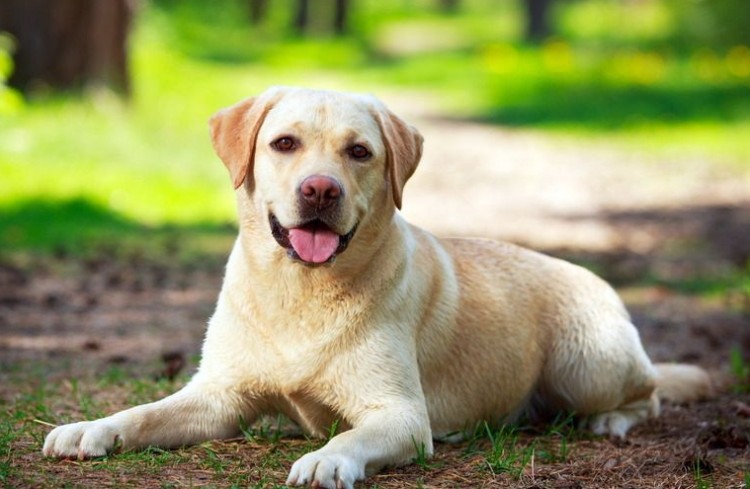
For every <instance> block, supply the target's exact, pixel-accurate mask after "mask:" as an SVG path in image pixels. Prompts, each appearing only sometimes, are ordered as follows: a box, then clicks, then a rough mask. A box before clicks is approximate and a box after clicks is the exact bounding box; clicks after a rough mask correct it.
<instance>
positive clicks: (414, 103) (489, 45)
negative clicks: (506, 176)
mask: <svg viewBox="0 0 750 489" xmlns="http://www.w3.org/2000/svg"><path fill="white" fill-rule="evenodd" d="M748 25H750V7H748V6H747V4H746V2H745V1H744V0H712V1H698V0H690V1H683V0H274V1H270V0H216V1H213V2H203V1H199V0H182V1H178V0H141V1H136V0H106V1H95V0H88V1H87V0H58V1H51V0H3V2H2V4H1V5H0V32H2V34H1V35H0V36H1V37H0V175H2V178H0V231H1V232H0V249H2V250H3V252H6V251H14V250H34V251H44V252H48V251H50V250H57V251H58V252H62V251H63V250H65V251H66V252H67V251H71V250H80V249H82V248H85V247H86V246H88V245H84V243H91V242H92V240H93V241H97V242H101V241H107V239H108V238H107V236H108V235H114V236H115V238H117V239H120V238H121V237H122V236H121V234H122V233H121V231H123V230H125V231H126V234H127V235H131V234H132V229H131V228H139V227H141V226H151V227H154V226H156V227H163V226H168V225H174V226H193V227H196V226H197V227H201V226H202V227H203V228H204V230H208V228H211V227H212V226H221V225H224V224H225V223H231V222H232V221H233V218H234V209H233V199H232V195H231V192H230V191H228V188H227V186H226V183H227V180H226V175H224V174H223V171H224V170H223V169H222V168H221V165H220V164H218V163H217V161H216V158H214V157H213V155H212V151H211V148H210V145H209V141H208V137H207V133H206V124H205V121H206V119H207V118H208V117H209V116H210V115H211V114H212V113H213V112H214V111H215V110H217V109H218V108H220V107H223V106H226V105H229V104H231V103H234V102H235V101H237V100H239V99H241V98H243V97H245V96H248V95H251V94H255V93H258V92H259V91H261V90H263V89H264V88H266V87H267V86H269V85H273V84H291V85H305V86H312V87H324V88H334V89H346V90H356V91H365V92H373V93H375V94H376V95H378V96H380V97H381V98H383V99H385V100H386V102H389V103H390V104H391V105H392V106H393V109H394V110H396V111H397V112H398V113H400V114H403V115H404V116H405V117H407V118H409V116H411V117H412V119H413V118H414V117H417V116H426V117H427V118H433V119H443V120H449V119H452V120H455V121H457V122H458V121H475V122H482V123H484V124H486V125H492V126H497V127H504V128H514V129H521V130H527V129H528V130H533V131H534V132H535V133H543V134H548V135H550V136H551V137H554V138H560V137H562V138H569V139H570V138H573V139H575V140H576V141H579V142H580V144H581V145H587V144H588V145H591V144H598V143H601V142H602V141H605V142H606V143H607V144H619V145H621V146H622V147H626V148H631V149H632V148H638V149H640V150H645V151H652V150H653V151H657V152H661V153H660V154H665V153H669V152H672V153H674V152H678V153H680V154H682V155H684V156H685V157H686V158H694V157H699V158H704V159H709V160H710V161H711V162H712V164H715V165H718V166H717V171H722V169H724V168H730V171H735V170H737V169H738V168H739V169H740V170H742V172H744V171H745V170H746V169H747V167H748V165H750V163H748V161H749V160H750V93H749V91H750V47H749V46H750V29H748V27H747V26H748ZM414 122H415V123H416V121H414ZM430 144H431V141H429V140H428V141H427V147H428V148H429V147H430ZM495 157H496V158H497V159H502V149H501V148H498V150H497V151H496V152H495ZM602 192H606V189H602ZM540 193H544V192H540Z"/></svg>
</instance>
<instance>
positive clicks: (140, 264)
mask: <svg viewBox="0 0 750 489" xmlns="http://www.w3.org/2000/svg"><path fill="white" fill-rule="evenodd" d="M412 122H413V123H415V124H416V125H417V126H418V127H419V128H420V129H421V130H422V132H423V133H424V135H425V140H426V143H425V154H424V158H423V163H422V165H421V167H420V168H419V169H418V171H417V173H416V175H415V176H414V178H413V180H412V181H410V182H409V184H408V185H407V190H406V194H405V199H404V201H405V206H404V209H403V213H404V214H405V215H406V216H407V218H408V219H410V220H411V221H412V222H414V223H417V224H419V225H422V226H423V227H425V228H427V229H430V230H432V231H434V232H435V233H436V234H438V235H443V236H450V235H461V236H480V237H488V238H498V239H505V240H510V241H514V242H517V243H521V244H524V245H528V246H531V247H534V248H536V249H539V250H542V251H546V252H549V253H552V254H555V255H557V256H561V257H564V258H568V259H571V260H574V261H576V262H578V263H582V264H584V265H586V266H588V267H590V268H592V269H594V270H595V271H597V272H598V273H600V274H602V275H603V276H604V277H605V278H607V279H608V280H610V281H611V282H612V283H614V284H615V286H616V287H617V288H618V290H619V291H620V292H621V294H622V295H623V297H624V299H625V301H626V303H627V305H628V307H629V309H630V311H631V313H632V315H633V317H634V319H635V322H636V324H637V326H638V328H639V330H640V333H641V336H642V339H643V342H644V344H645V345H646V350H647V351H648V353H649V354H650V355H651V357H652V358H653V359H654V360H655V361H681V362H690V363H695V364H699V365H702V366H704V367H705V368H707V369H709V370H710V371H711V372H712V373H713V374H714V375H715V377H716V379H717V381H718V382H719V384H721V385H722V386H724V387H725V392H723V393H722V394H720V395H718V396H717V398H715V399H713V400H709V401H705V402H700V403H695V404H692V405H689V406H665V408H664V412H663V415H662V416H661V417H660V418H659V419H657V420H651V421H649V422H648V423H646V424H644V425H643V426H640V427H638V428H636V429H635V430H634V431H633V432H632V435H631V436H630V437H629V439H628V440H627V441H625V442H615V441H611V440H602V439H597V438H592V437H585V436H581V437H578V438H576V440H575V441H574V442H573V443H572V444H571V447H570V455H569V456H568V457H565V459H564V460H556V461H547V462H545V461H544V460H542V459H539V460H536V461H535V462H534V461H532V463H531V464H530V465H528V466H527V467H526V468H525V469H524V470H523V473H522V474H521V475H520V476H518V477H515V478H510V477H509V476H508V474H500V473H494V472H493V471H492V470H487V468H486V467H485V466H486V463H485V462H484V459H483V458H482V457H481V456H480V455H472V452H471V451H470V450H468V448H467V446H466V445H460V446H458V447H455V446H451V445H443V444H438V446H437V453H436V459H435V460H434V461H433V463H431V464H430V466H429V467H427V468H424V467H418V466H411V467H407V468H402V469H393V470H389V471H387V472H385V473H384V474H382V475H378V476H376V477H374V478H372V479H369V480H368V482H367V484H366V486H367V487H370V486H371V485H372V484H377V486H378V487H420V486H421V487H556V488H595V487H596V488H599V487H670V488H671V487H717V488H724V487H744V485H745V484H746V483H747V480H748V475H747V474H748V473H749V472H750V396H748V394H738V393H733V392H732V391H731V388H730V387H729V379H730V377H731V376H730V365H729V359H730V356H731V352H732V351H733V350H734V351H740V352H744V354H745V357H746V358H748V357H750V298H749V297H748V295H747V291H742V290H739V289H738V290H732V289H719V290H716V291H715V292H714V293H713V294H711V295H710V296H705V295H704V296H701V297H698V296H696V295H694V294H690V293H689V290H690V286H694V287H707V286H709V285H710V284H711V283H713V281H716V280H718V279H719V278H721V277H726V276H729V275H731V274H732V273H733V271H736V270H739V269H742V268H743V267H746V266H747V264H748V260H749V259H750V178H748V175H747V174H742V173H738V172H733V171H731V170H718V169H716V167H715V166H714V165H711V161H710V159H708V158H707V157H706V155H699V154H687V153H684V152H681V151H679V149H677V150H675V151H672V152H667V151H662V152H660V153H659V154H652V153H646V152H638V151H635V150H629V149H627V148H622V147H611V146H607V145H605V144H603V143H602V144H600V145H594V146H592V145H591V144H587V145H586V147H581V144H580V143H578V142H576V141H571V140H564V139H553V138H549V137H547V136H543V135H539V134H535V133H530V132H521V131H511V130H504V129H498V128H494V127H489V126H482V125H479V124H473V123H469V122H456V121H446V120H439V119H434V118H430V117H428V116H424V115H421V114H415V115H414V118H412ZM229 191H231V190H230V188H229V185H227V192H229ZM226 243H227V247H226V250H227V252H228V250H229V246H230V244H231V235H229V234H228V235H227V237H226ZM222 273H223V257H221V256H219V257H209V258H206V259H205V260H201V261H198V262H196V263H192V264H188V265H185V264H184V263H183V264H176V263H171V262H170V261H169V260H168V259H164V258H159V259H154V258H150V257H147V256H141V255H139V254H138V253H134V254H131V255H126V256H122V257H119V258H118V259H112V257H111V256H108V255H107V254H106V253H101V254H94V255H92V256H90V257H88V258H85V259H72V258H69V257H66V256H60V257H51V258H44V259H38V260H37V259H34V260H32V259H28V258H24V259H20V260H19V259H5V260H4V261H3V262H2V263H1V264H0V385H2V387H0V399H2V400H3V401H4V404H6V405H8V406H10V409H11V410H12V406H13V405H14V402H15V400H17V398H18V396H21V395H23V389H24V387H23V386H22V385H19V384H18V383H17V382H11V381H10V380H9V379H11V378H15V379H17V378H18V376H19V372H23V371H24V369H28V368H31V367H30V366H39V365H44V366H45V375H46V376H47V380H48V381H50V382H58V381H60V382H63V381H65V379H71V378H82V379H83V378H92V377H94V378H95V377H96V375H97V372H101V371H104V370H106V369H107V368H109V367H110V366H112V365H117V366H120V367H122V368H123V369H124V370H125V371H127V372H129V373H131V374H132V375H134V376H139V377H146V378H147V377H151V376H157V375H162V376H164V375H166V376H168V377H171V376H173V375H174V374H175V373H176V372H177V371H180V370H181V371H182V372H187V371H190V370H191V369H193V368H195V362H196V357H197V355H198V352H199V347H200V341H201V338H202V335H203V331H204V327H205V324H206V320H207V319H208V317H209V316H210V314H211V312H212V309H213V306H214V302H215V299H216V295H217V293H218V290H219V286H220V283H221V277H222ZM685 284H688V286H686V285H685ZM707 284H708V285H707ZM701 290H702V289H701ZM114 406H115V407H117V408H121V407H124V406H125V403H124V402H123V401H122V400H121V401H119V403H115V404H114ZM72 412H74V411H72ZM70 413H71V411H69V412H68V414H70ZM45 421H48V422H53V423H54V422H57V421H59V420H58V419H47V420H45ZM44 431H46V428H44V427H39V428H38V430H37V435H36V437H35V438H34V440H35V441H31V440H29V439H24V440H25V441H23V442H22V443H20V442H19V443H20V444H17V445H16V446H15V447H12V449H15V450H20V451H21V452H23V456H22V457H19V458H16V459H14V460H16V461H15V462H12V463H15V464H21V465H20V469H21V471H22V472H26V477H20V478H17V479H15V482H13V483H12V484H11V486H9V487H14V485H15V486H18V487H53V485H45V484H47V483H48V482H44V481H49V479H38V478H36V477H35V475H34V472H35V471H37V469H38V467H40V464H42V465H41V466H43V467H44V472H45V473H47V474H53V475H54V476H55V477H59V479H57V480H59V481H60V485H63V483H65V482H66V481H68V482H70V483H71V484H72V485H73V486H80V487H96V486H98V485H103V486H107V485H109V486H113V487H117V486H119V485H122V486H123V487H126V486H128V485H127V484H125V483H124V482H123V483H122V484H120V483H115V482H112V481H111V480H108V481H104V480H103V479H97V478H96V477H94V476H92V474H91V473H89V474H88V477H89V478H88V479H81V475H80V474H81V472H80V471H75V470H74V471H71V470H70V466H69V465H65V464H63V463H61V462H56V461H48V460H43V459H42V458H41V455H40V450H41V446H39V443H40V442H41V436H42V434H43V432H44ZM536 437H537V436H536V434H535V433H533V432H524V433H522V435H521V443H527V444H528V443H532V442H533V440H534V439H535V438H536ZM552 442H553V443H554V440H553V441H552ZM287 443H291V444H292V445H293V444H294V443H295V442H294V441H290V442H287ZM484 443H486V440H485V442H484ZM217 446H219V447H220V448H221V447H223V448H222V449H223V450H225V451H226V452H232V453H233V454H234V456H235V457H237V458H238V460H239V461H240V462H242V463H245V465H244V466H245V467H252V465H253V464H254V463H256V462H257V459H255V458H253V457H254V455H253V454H252V452H253V450H262V449H263V448H262V447H261V448H258V447H247V448H246V445H245V444H244V443H242V442H228V443H226V444H218V445H217ZM288 468H289V467H288V466H287V467H280V468H279V469H278V470H277V473H278V478H277V479H276V482H280V481H283V478H284V472H285V470H288ZM272 473H276V472H272ZM697 473H700V475H699V476H697V475H696V474H697ZM193 475H195V474H193ZM162 476H164V477H166V475H165V474H162ZM168 476H169V478H170V479H169V480H170V481H176V482H177V485H178V486H186V485H192V486H201V485H203V484H202V483H200V478H197V479H193V478H191V479H190V481H191V482H190V484H187V483H186V481H187V480H188V479H186V478H185V477H186V476H185V475H184V474H181V475H180V474H173V473H170V474H168ZM144 477H145V476H144ZM155 477H156V476H155ZM144 480H145V482H143V481H141V482H139V483H138V484H136V485H135V486H129V487H152V486H153V487H161V486H164V484H163V483H160V482H159V479H158V478H155V479H148V478H146V479H144ZM97 481H98V482H97ZM1 482H2V480H0V483H1ZM105 482H106V483H105ZM121 482H122V481H121ZM207 484H208V485H214V486H217V487H225V485H224V484H223V482H222V481H220V480H214V479H212V480H211V481H210V482H207ZM259 484H260V483H259ZM259 486H261V487H262V486H263V485H262V484H260V485H259Z"/></svg>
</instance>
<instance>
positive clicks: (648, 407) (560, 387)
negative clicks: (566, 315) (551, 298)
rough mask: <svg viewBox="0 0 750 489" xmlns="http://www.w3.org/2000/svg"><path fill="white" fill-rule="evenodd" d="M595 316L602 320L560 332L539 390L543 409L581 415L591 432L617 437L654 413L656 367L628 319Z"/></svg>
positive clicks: (657, 407)
mask: <svg viewBox="0 0 750 489" xmlns="http://www.w3.org/2000/svg"><path fill="white" fill-rule="evenodd" d="M605 316H607V315H605ZM579 319H592V318H579ZM597 319H599V320H601V319H607V320H606V321H601V322H596V323H593V324H592V322H591V321H584V322H581V323H579V324H577V325H574V326H573V327H572V328H571V329H570V330H568V331H566V332H561V333H562V334H561V335H560V337H559V338H557V341H556V343H555V344H553V348H552V349H551V352H550V356H549V357H548V359H547V364H546V366H545V369H544V374H543V379H542V383H541V394H542V398H543V400H544V402H546V403H550V404H551V406H547V407H553V408H554V409H559V410H564V411H571V412H574V413H576V414H577V415H580V416H584V417H585V418H586V419H587V421H588V423H587V424H588V426H589V427H590V428H591V430H592V431H593V432H594V433H596V434H600V435H612V436H617V437H620V438H622V437H624V436H625V434H626V433H627V432H628V430H629V429H630V428H631V427H632V426H634V425H635V424H638V423H640V422H642V421H644V420H646V419H648V418H649V417H653V416H657V415H658V413H659V400H658V398H657V396H656V392H655V389H656V369H655V368H654V366H653V365H652V363H651V361H650V360H649V358H648V356H647V355H646V352H645V351H644V350H643V346H642V345H641V341H640V338H639V337H638V332H637V331H636V329H635V327H634V326H633V325H632V324H631V323H630V321H628V320H627V319H626V318H625V317H623V316H621V315H620V314H617V315H616V316H614V317H613V316H612V315H609V317H604V318H603V317H601V316H600V317H598V318H597ZM566 333H567V334H566Z"/></svg>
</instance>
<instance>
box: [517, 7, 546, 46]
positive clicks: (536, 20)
mask: <svg viewBox="0 0 750 489" xmlns="http://www.w3.org/2000/svg"><path fill="white" fill-rule="evenodd" d="M524 3H525V6H526V40H527V41H528V42H533V43H538V42H541V41H544V40H545V39H547V38H548V37H549V36H550V34H551V33H552V29H551V27H550V19H549V10H550V4H551V3H552V0H525V1H524Z"/></svg>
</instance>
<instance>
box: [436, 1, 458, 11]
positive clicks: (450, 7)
mask: <svg viewBox="0 0 750 489" xmlns="http://www.w3.org/2000/svg"><path fill="white" fill-rule="evenodd" d="M440 10H442V11H443V12H445V13H446V14H454V13H456V12H457V11H458V0H440Z"/></svg>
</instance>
